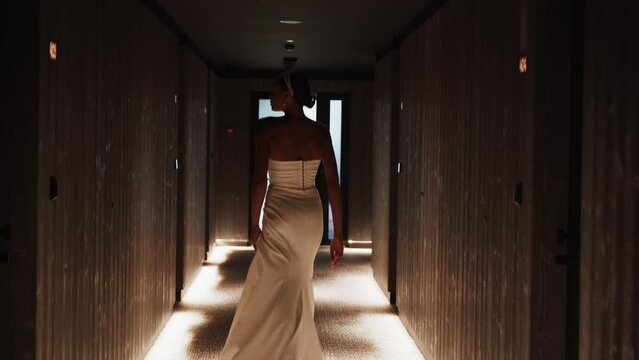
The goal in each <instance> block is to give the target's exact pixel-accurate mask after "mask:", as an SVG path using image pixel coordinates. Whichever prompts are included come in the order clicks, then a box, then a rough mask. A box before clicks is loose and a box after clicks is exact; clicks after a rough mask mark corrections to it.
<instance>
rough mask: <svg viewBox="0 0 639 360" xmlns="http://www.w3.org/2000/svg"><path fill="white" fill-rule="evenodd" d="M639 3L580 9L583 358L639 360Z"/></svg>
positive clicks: (596, 4) (589, 4)
mask: <svg viewBox="0 0 639 360" xmlns="http://www.w3.org/2000/svg"><path fill="white" fill-rule="evenodd" d="M637 14H639V4H638V3H637V2H636V1H622V2H618V3H615V5H614V6H612V5H611V4H610V3H607V2H604V1H588V2H586V8H585V24H584V25H585V26H584V30H585V34H584V44H585V48H584V78H583V79H584V84H583V85H584V89H583V90H584V97H583V101H584V103H583V121H584V123H583V130H584V131H583V183H582V185H583V187H582V207H581V209H582V256H581V261H582V271H581V316H580V321H581V322H580V358H581V359H585V360H591V359H592V360H594V359H637V358H638V357H639V330H638V329H639V300H638V297H637V293H638V292H639V244H638V240H639V145H638V144H639V107H638V105H637V99H638V98H639V87H638V85H637V84H639V73H638V72H637V65H636V59H637V57H639V51H638V48H637V46H634V45H631V44H636V43H637V40H638V39H637V34H639V25H638V24H637V21H636V16H637Z"/></svg>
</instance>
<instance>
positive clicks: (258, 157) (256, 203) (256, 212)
mask: <svg viewBox="0 0 639 360" xmlns="http://www.w3.org/2000/svg"><path fill="white" fill-rule="evenodd" d="M264 125H265V124H263V123H260V124H259V125H258V127H257V130H256V131H255V172H254V173H253V186H252V189H251V233H250V234H249V236H250V238H249V240H250V241H251V243H252V244H253V247H256V244H257V238H258V236H259V234H260V232H261V229H260V227H259V221H260V212H261V210H262V204H263V203H264V195H265V194H266V173H267V171H268V158H269V147H268V138H267V136H266V130H265V126H264Z"/></svg>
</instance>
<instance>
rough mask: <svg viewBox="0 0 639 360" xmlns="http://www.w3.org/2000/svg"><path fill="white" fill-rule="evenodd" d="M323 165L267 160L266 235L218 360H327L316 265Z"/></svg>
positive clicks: (321, 228)
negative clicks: (317, 313)
mask: <svg viewBox="0 0 639 360" xmlns="http://www.w3.org/2000/svg"><path fill="white" fill-rule="evenodd" d="M319 164H320V160H296V161H276V160H269V163H268V172H269V180H270V184H269V187H268V191H267V193H266V202H265V205H264V217H263V220H262V233H261V236H260V239H259V241H258V243H257V252H256V254H255V257H254V258H253V261H252V262H251V265H250V267H249V270H248V275H247V277H246V282H245V284H244V288H243V290H242V295H241V296H240V301H239V303H238V306H237V310H236V311H235V317H234V318H233V323H232V325H231V330H230V332H229V335H228V337H227V339H226V343H225V345H224V349H223V350H222V353H221V355H220V357H219V359H220V360H231V359H232V360H244V359H246V360H316V359H324V355H323V354H322V348H321V345H320V341H319V337H318V335H317V329H316V327H315V322H314V319H313V316H314V310H315V301H314V298H313V285H312V283H311V280H312V277H313V262H314V259H315V255H316V254H317V251H318V249H319V246H320V243H321V241H322V234H323V229H324V224H323V221H324V220H323V214H322V203H321V199H320V196H319V193H318V191H317V189H316V188H315V176H316V174H317V169H318V167H319Z"/></svg>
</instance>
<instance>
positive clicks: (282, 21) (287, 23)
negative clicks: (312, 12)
mask: <svg viewBox="0 0 639 360" xmlns="http://www.w3.org/2000/svg"><path fill="white" fill-rule="evenodd" d="M301 23H302V22H301V21H300V20H280V24H286V25H299V24H301Z"/></svg>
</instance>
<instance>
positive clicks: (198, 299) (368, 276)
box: [146, 246, 423, 360]
mask: <svg viewBox="0 0 639 360" xmlns="http://www.w3.org/2000/svg"><path fill="white" fill-rule="evenodd" d="M370 255H371V250H370V249H352V248H347V249H346V251H345V255H344V258H343V259H342V262H341V264H340V265H339V266H338V267H337V268H335V269H329V267H328V247H324V246H322V247H321V249H320V252H319V254H318V256H317V259H316V261H315V274H314V280H313V285H314V293H315V300H316V310H315V322H316V324H317V329H318V332H319V336H320V339H321V341H322V346H323V348H324V353H325V355H326V358H327V359H330V360H333V359H335V360H337V359H389V360H390V359H393V360H394V359H407V360H413V359H415V360H418V359H423V357H422V356H421V354H420V352H419V350H418V349H417V347H416V346H415V343H414V342H413V341H412V339H411V338H410V337H409V335H408V333H407V332H406V329H405V328H404V326H403V325H402V323H401V322H400V321H399V319H398V317H397V316H396V315H395V314H394V313H393V312H392V309H391V307H390V305H388V300H387V299H386V297H385V296H384V295H383V294H382V292H381V290H380V289H379V287H378V286H377V284H376V282H375V280H374V279H373V276H372V270H371V268H370ZM252 258H253V248H252V247H245V246H218V247H216V248H215V250H214V251H213V256H212V258H211V259H210V260H209V261H207V262H205V264H204V266H203V267H202V270H201V272H200V273H199V274H198V276H197V277H196V279H195V280H194V281H193V284H192V285H191V287H190V288H189V291H188V292H187V294H186V295H185V296H184V299H183V301H182V302H181V303H180V304H179V305H178V306H177V307H176V309H175V312H174V314H173V316H172V317H171V319H170V320H169V321H168V323H167V325H166V327H165V328H164V330H163V331H162V333H161V334H160V335H159V337H158V339H157V341H156V342H155V344H154V345H153V347H152V348H151V350H150V351H149V353H148V354H147V357H146V359H148V360H160V359H171V360H173V359H175V360H178V359H180V360H182V359H215V358H216V356H217V354H218V353H219V351H220V350H221V349H222V346H223V345H224V340H225V339H226V334H227V332H228V329H229V327H230V325H231V321H232V320H233V314H234V312H235V305H236V304H237V301H238V299H239V295H240V292H241V289H242V286H243V284H244V279H245V277H246V271H247V270H248V265H249V264H250V261H251V259H252Z"/></svg>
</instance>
